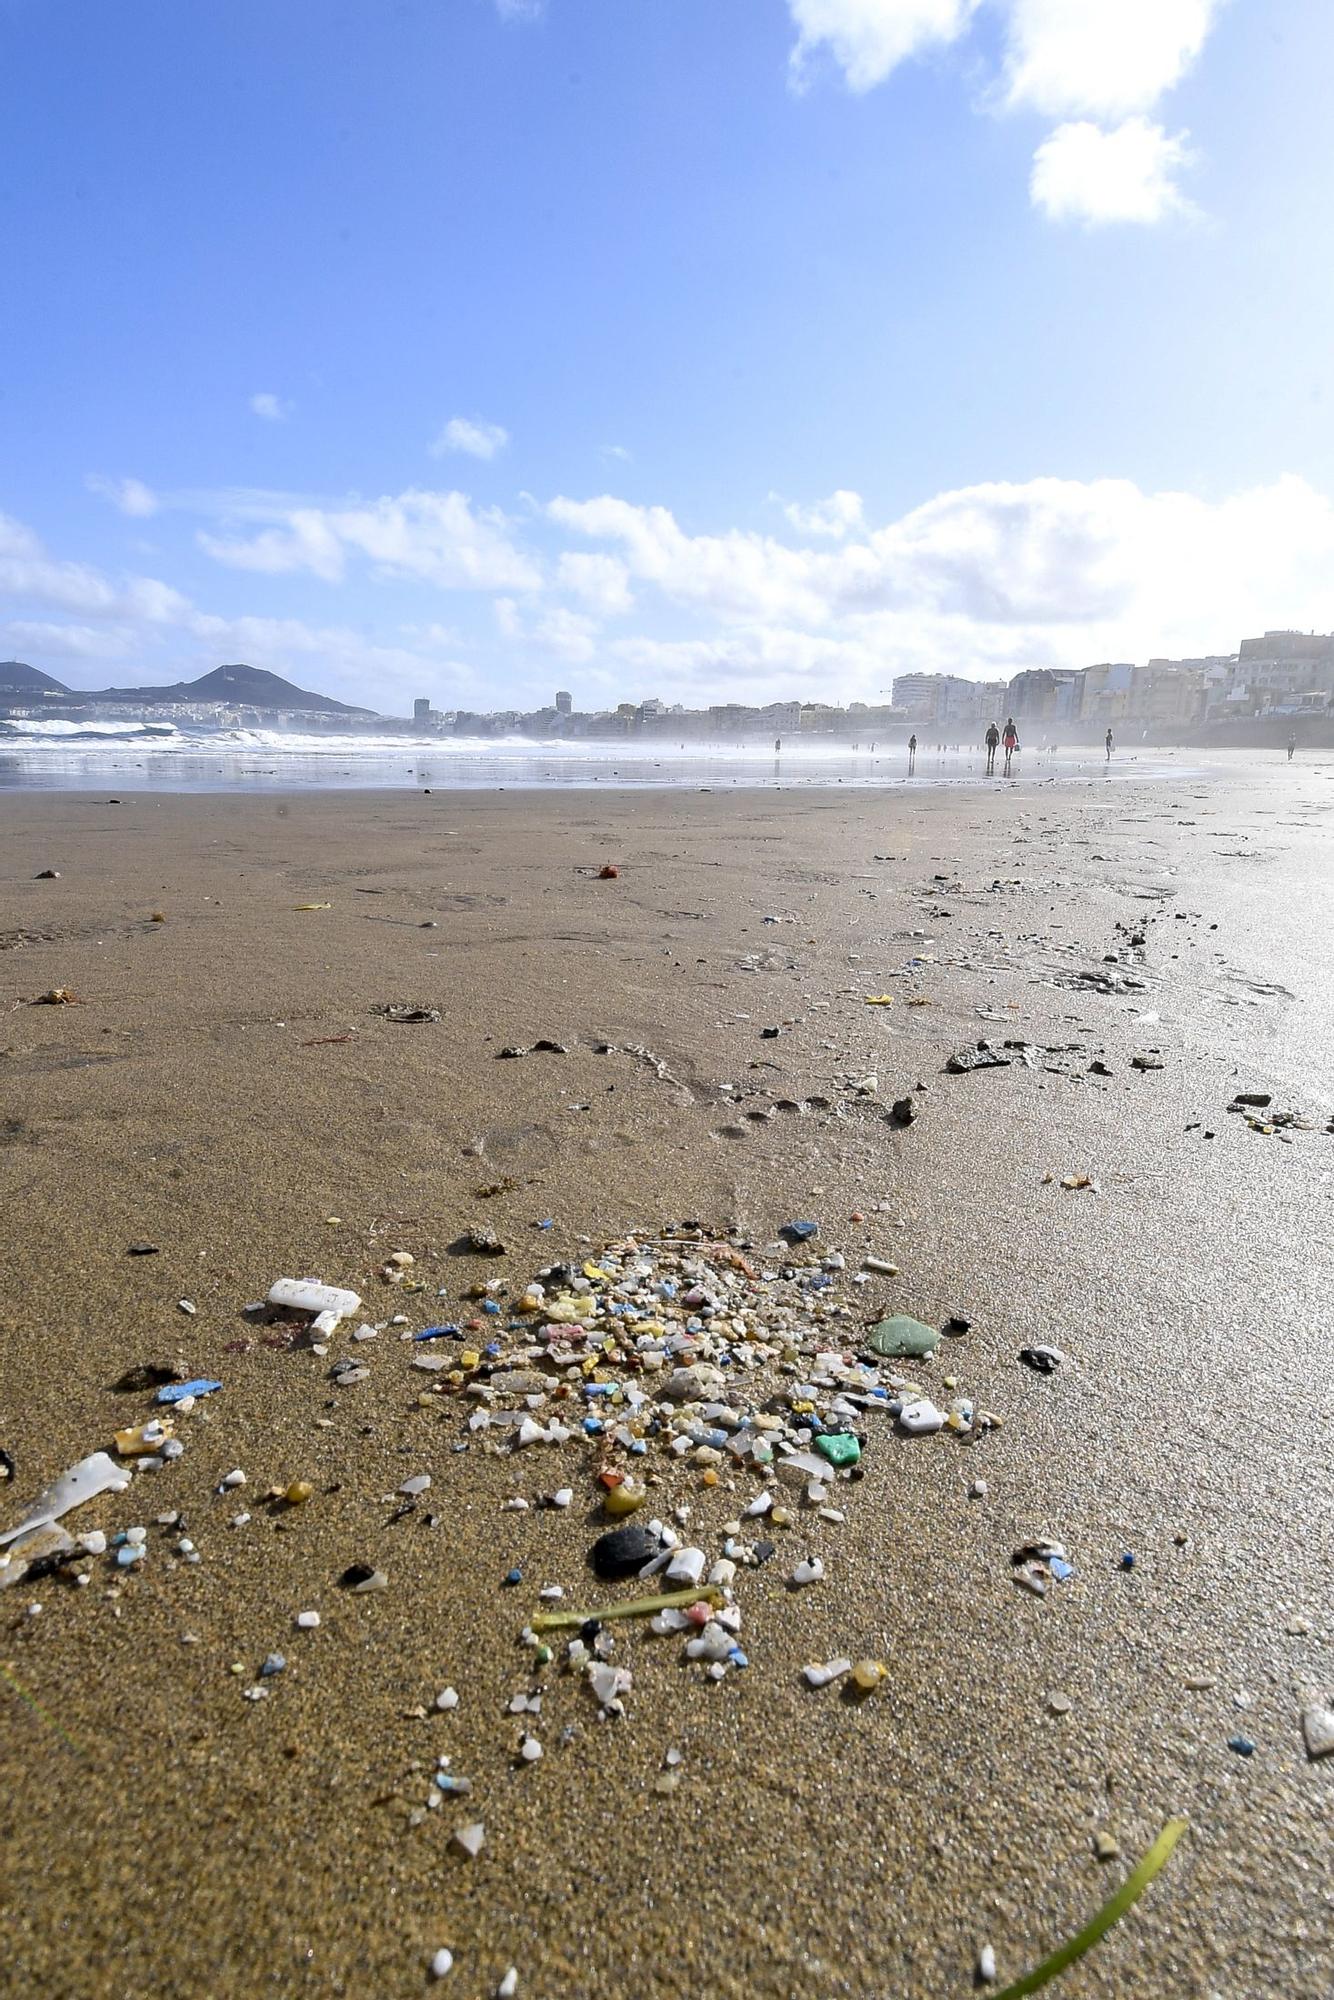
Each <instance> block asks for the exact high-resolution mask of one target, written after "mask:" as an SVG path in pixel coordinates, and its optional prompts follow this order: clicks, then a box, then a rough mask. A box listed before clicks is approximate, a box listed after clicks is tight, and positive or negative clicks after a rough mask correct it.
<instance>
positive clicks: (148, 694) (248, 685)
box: [29, 666, 375, 715]
mask: <svg viewBox="0 0 1334 2000" xmlns="http://www.w3.org/2000/svg"><path fill="white" fill-rule="evenodd" d="M29 671H31V669H29ZM82 699H83V700H84V701H118V702H119V701H123V702H134V703H135V704H136V705H142V706H147V705H148V704H149V703H156V704H165V703H168V702H187V701H222V702H227V703H229V704H231V705H233V706H234V707H236V708H289V709H292V708H295V709H307V710H314V711H316V712H317V713H319V714H321V715H373V714H374V713H375V711H374V709H370V708H354V707H352V706H351V704H350V703H348V702H345V701H335V700H334V698H333V696H332V695H327V694H309V693H308V692H307V691H306V689H305V688H299V687H295V686H294V685H293V683H292V682H291V681H285V680H283V679H282V677H281V676H280V675H278V674H271V673H269V671H268V669H267V668H265V667H246V666H234V667H215V668H214V669H213V671H212V673H211V674H203V675H201V676H200V678H199V679H198V680H197V681H174V682H173V683H172V685H171V686H170V687H133V688H103V689H102V690H101V692H100V693H97V694H86V695H84V696H83V697H82Z"/></svg>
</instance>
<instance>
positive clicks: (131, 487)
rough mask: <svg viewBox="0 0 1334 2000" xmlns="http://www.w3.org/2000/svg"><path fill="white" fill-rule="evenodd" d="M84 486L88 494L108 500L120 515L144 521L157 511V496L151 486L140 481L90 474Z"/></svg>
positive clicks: (97, 473) (98, 473)
mask: <svg viewBox="0 0 1334 2000" xmlns="http://www.w3.org/2000/svg"><path fill="white" fill-rule="evenodd" d="M85 484H86V486H87V488H88V491H89V492H90V493H96V494H97V495H98V497H99V498H100V499H102V500H109V501H110V502H111V504H112V506H113V507H118V508H119V509H120V511H121V513H122V514H131V515H133V516H135V517H136V518H137V519H139V520H144V519H146V518H147V517H148V515H150V514H156V512H157V510H158V497H157V494H156V493H154V491H153V489H152V487H151V486H145V485H144V482H143V480H142V479H108V478H107V477H106V476H105V475H104V474H103V473H100V472H90V473H89V474H88V477H87V480H86V481H85Z"/></svg>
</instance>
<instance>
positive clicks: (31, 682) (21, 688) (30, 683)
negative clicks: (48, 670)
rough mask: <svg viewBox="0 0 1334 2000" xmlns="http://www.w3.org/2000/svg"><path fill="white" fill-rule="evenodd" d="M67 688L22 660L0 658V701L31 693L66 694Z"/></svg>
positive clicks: (27, 695)
mask: <svg viewBox="0 0 1334 2000" xmlns="http://www.w3.org/2000/svg"><path fill="white" fill-rule="evenodd" d="M68 693H69V689H68V688H67V687H64V686H62V684H61V683H60V682H59V681H53V680H52V678H51V676H50V674H44V673H42V672H41V670H40V669H39V668H37V667H28V666H25V665H24V663H23V661H22V660H0V701H19V700H23V699H26V698H28V697H30V696H32V695H43V694H68Z"/></svg>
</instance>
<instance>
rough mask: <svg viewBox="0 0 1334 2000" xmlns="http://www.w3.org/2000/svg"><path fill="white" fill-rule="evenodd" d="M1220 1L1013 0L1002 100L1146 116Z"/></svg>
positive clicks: (1047, 109) (1190, 55)
mask: <svg viewBox="0 0 1334 2000" xmlns="http://www.w3.org/2000/svg"><path fill="white" fill-rule="evenodd" d="M1219 4H1220V0H1011V8H1010V20H1009V27H1008V48H1007V52H1006V58H1005V81H1006V99H1007V102H1008V103H1009V104H1011V105H1013V106H1022V107H1024V108H1025V109H1028V110H1033V111H1041V112H1043V113H1045V114H1046V116H1048V117H1052V118H1064V117H1069V116H1072V115H1078V114H1081V113H1082V114H1084V115H1085V116H1089V117H1094V118H1104V119H1114V118H1124V117H1127V116H1129V114H1130V113H1131V112H1132V111H1147V110H1148V109H1149V108H1150V107H1151V106H1152V105H1153V104H1154V103H1155V102H1156V101H1157V99H1158V98H1159V97H1161V96H1162V94H1163V92H1164V91H1167V90H1170V89H1171V88H1172V86H1173V85H1174V84H1175V83H1178V82H1179V81H1180V79H1181V77H1182V76H1183V75H1184V74H1185V72H1186V70H1187V69H1188V68H1189V67H1190V65H1191V63H1193V62H1194V60H1195V58H1196V57H1197V56H1198V55H1199V53H1200V50H1201V49H1202V48H1203V47H1204V43H1205V40H1206V38H1207V36H1208V34H1209V30H1210V28H1211V27H1212V25H1213V22H1214V20H1215V18H1216V16H1217V14H1218V11H1219Z"/></svg>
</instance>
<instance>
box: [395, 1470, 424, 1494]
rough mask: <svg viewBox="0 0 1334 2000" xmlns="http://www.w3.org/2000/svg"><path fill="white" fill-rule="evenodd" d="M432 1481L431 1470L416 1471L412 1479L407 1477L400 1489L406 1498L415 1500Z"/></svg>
mask: <svg viewBox="0 0 1334 2000" xmlns="http://www.w3.org/2000/svg"><path fill="white" fill-rule="evenodd" d="M430 1483H431V1475H430V1473H429V1472H414V1473H413V1475H412V1477H411V1479H405V1480H404V1481H403V1484H402V1485H401V1486H400V1487H399V1489H398V1490H399V1492H400V1493H401V1494H402V1495H403V1496H404V1498H405V1499H408V1500H415V1499H416V1498H417V1495H418V1494H419V1493H424V1492H425V1491H426V1489H427V1487H428V1486H429V1485H430Z"/></svg>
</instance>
